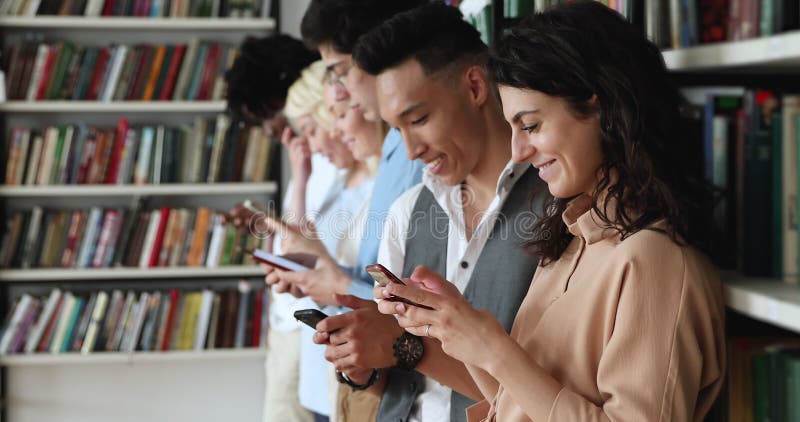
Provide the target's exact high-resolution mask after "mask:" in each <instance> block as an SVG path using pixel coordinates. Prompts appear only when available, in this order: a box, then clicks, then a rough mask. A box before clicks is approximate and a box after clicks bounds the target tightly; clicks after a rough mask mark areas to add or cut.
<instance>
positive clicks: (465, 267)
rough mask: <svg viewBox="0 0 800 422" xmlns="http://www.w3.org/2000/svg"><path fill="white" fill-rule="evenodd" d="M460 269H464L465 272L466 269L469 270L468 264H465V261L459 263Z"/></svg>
mask: <svg viewBox="0 0 800 422" xmlns="http://www.w3.org/2000/svg"><path fill="white" fill-rule="evenodd" d="M461 268H463V269H465V270H466V269H467V268H469V262H467V261H461Z"/></svg>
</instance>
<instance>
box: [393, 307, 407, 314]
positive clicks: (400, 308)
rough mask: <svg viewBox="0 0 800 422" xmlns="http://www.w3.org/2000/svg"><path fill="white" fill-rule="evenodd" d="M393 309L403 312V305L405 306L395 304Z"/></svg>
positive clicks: (404, 308)
mask: <svg viewBox="0 0 800 422" xmlns="http://www.w3.org/2000/svg"><path fill="white" fill-rule="evenodd" d="M394 309H395V310H396V311H397V312H400V313H403V312H405V310H406V307H405V306H403V305H397V306H395V307H394Z"/></svg>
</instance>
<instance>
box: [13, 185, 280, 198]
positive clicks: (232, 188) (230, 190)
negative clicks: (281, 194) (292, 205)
mask: <svg viewBox="0 0 800 422" xmlns="http://www.w3.org/2000/svg"><path fill="white" fill-rule="evenodd" d="M277 191H278V185H277V184H276V183H275V182H263V183H234V182H232V183H168V184H160V185H67V186H2V187H0V198H1V197H5V198H37V197H59V198H87V197H97V196H106V197H107V196H190V195H191V196H212V195H214V196H225V195H237V196H241V195H254V194H268V195H273V194H275V193H276V192H277Z"/></svg>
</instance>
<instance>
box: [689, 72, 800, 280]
mask: <svg viewBox="0 0 800 422" xmlns="http://www.w3.org/2000/svg"><path fill="white" fill-rule="evenodd" d="M708 91H709V92H708V94H707V97H706V103H705V106H704V110H703V118H702V120H703V123H702V139H703V149H704V157H705V165H704V168H705V174H706V179H707V180H708V181H709V182H710V183H711V184H712V185H713V186H714V188H715V191H716V194H715V198H714V199H715V205H714V222H715V223H714V226H713V230H714V237H713V242H714V243H713V244H712V245H711V246H712V247H711V250H712V251H713V253H714V254H715V255H716V256H715V257H714V258H715V259H716V261H717V263H718V264H720V265H721V266H722V267H725V268H731V269H738V270H741V271H742V272H744V273H745V274H746V275H751V276H766V277H774V278H782V279H784V280H785V281H786V282H788V283H792V284H796V283H797V274H798V267H799V266H800V265H799V262H800V252H799V251H800V238H799V237H798V225H799V224H800V222H798V217H797V216H798V214H797V211H798V206H800V204H798V195H797V193H798V184H800V182H799V181H798V172H797V168H798V144H800V137H799V136H798V135H799V133H798V126H800V120H798V119H800V96H799V95H796V94H791V93H787V94H784V93H780V92H776V91H769V90H763V89H744V88H742V89H741V93H737V92H725V90H719V91H717V90H715V89H709V90H708Z"/></svg>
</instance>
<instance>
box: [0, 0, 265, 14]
mask: <svg viewBox="0 0 800 422" xmlns="http://www.w3.org/2000/svg"><path fill="white" fill-rule="evenodd" d="M271 7H272V1H271V0H260V1H259V0H6V1H4V2H2V3H0V16H29V17H30V16H43V15H58V16H87V17H99V16H135V17H145V18H156V17H171V18H185V17H221V18H249V17H256V16H259V17H267V16H269V14H270V12H271Z"/></svg>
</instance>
